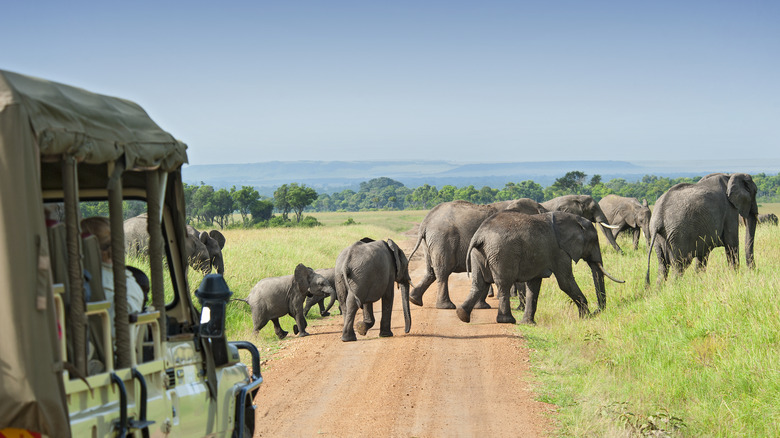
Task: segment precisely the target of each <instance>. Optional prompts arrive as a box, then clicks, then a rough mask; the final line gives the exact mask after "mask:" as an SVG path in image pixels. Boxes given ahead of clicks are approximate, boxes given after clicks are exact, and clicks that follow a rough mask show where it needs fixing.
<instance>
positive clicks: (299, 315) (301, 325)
mask: <svg viewBox="0 0 780 438" xmlns="http://www.w3.org/2000/svg"><path fill="white" fill-rule="evenodd" d="M290 316H292V317H293V318H294V319H295V322H296V325H293V332H295V334H296V335H298V336H300V337H303V336H309V333H308V332H306V327H307V326H308V325H309V323H308V322H306V317H305V316H304V314H303V312H302V311H301V309H300V307H299V308H298V309H297V311H296V312H293V313H290Z"/></svg>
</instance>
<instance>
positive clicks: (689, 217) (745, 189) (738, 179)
mask: <svg viewBox="0 0 780 438" xmlns="http://www.w3.org/2000/svg"><path fill="white" fill-rule="evenodd" d="M757 191H758V188H757V187H756V183H755V182H753V178H751V176H750V175H748V174H746V173H734V174H725V173H713V174H710V175H707V176H705V177H704V178H702V179H701V180H699V182H697V183H695V184H688V183H682V184H677V185H675V186H673V187H672V188H670V189H669V190H667V191H666V193H664V194H663V195H661V197H660V198H658V201H657V202H656V203H655V208H654V209H653V217H652V219H650V235H651V247H650V248H649V250H648V253H647V274H646V276H645V283H647V284H650V256H651V255H652V253H653V250H654V249H655V253H656V256H657V257H658V279H657V282H658V283H661V282H663V281H664V280H665V279H666V278H667V276H668V275H669V267H670V266H671V267H673V268H674V269H675V271H676V272H677V273H678V274H681V273H682V272H683V271H684V270H685V269H686V268H687V267H688V266H690V264H691V262H692V261H693V259H694V258H696V259H697V268H698V269H699V270H703V269H704V268H706V266H707V259H708V257H709V255H710V251H712V249H713V248H717V247H720V246H723V247H725V249H726V260H727V261H728V264H729V266H731V267H733V268H737V267H739V217H740V216H741V217H743V218H744V220H745V261H746V264H747V266H748V268H753V267H754V265H755V263H754V257H753V242H754V240H755V234H756V223H757V222H758V218H757V216H758V205H757V204H756V192H757Z"/></svg>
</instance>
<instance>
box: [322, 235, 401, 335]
mask: <svg viewBox="0 0 780 438" xmlns="http://www.w3.org/2000/svg"><path fill="white" fill-rule="evenodd" d="M410 282H411V279H410V278H409V260H407V258H406V255H404V252H403V251H401V248H399V247H398V246H397V245H396V244H395V242H393V241H392V240H390V239H387V242H384V241H382V240H376V241H375V240H373V239H369V238H367V237H365V238H363V239H361V240H360V241H358V242H355V243H353V244H352V245H350V246H348V247H347V248H345V249H344V250H343V251H341V254H339V256H338V258H337V259H336V293H337V294H338V298H339V303H341V305H343V306H345V309H344V311H343V312H342V313H343V314H344V330H343V331H342V333H341V340H342V341H345V342H348V341H355V340H357V337H356V336H355V329H354V327H353V324H354V322H355V313H357V309H358V308H359V307H362V308H363V321H361V322H359V323H358V324H357V326H358V327H357V329H358V332H360V334H361V335H365V334H366V332H367V331H368V329H370V328H371V327H372V326H373V325H374V307H373V306H374V302H375V301H379V300H380V299H381V300H382V321H381V322H380V323H379V336H381V337H386V336H393V332H392V331H390V317H391V315H392V313H393V295H394V293H395V284H394V283H398V286H399V287H400V289H401V299H402V300H403V301H402V304H403V309H404V322H405V332H406V333H409V329H410V328H411V326H412V317H411V313H410V311H409V283H410Z"/></svg>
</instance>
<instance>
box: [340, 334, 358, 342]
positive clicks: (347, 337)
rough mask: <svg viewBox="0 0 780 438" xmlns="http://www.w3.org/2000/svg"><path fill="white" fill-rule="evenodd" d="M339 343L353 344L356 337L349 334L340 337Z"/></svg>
mask: <svg viewBox="0 0 780 438" xmlns="http://www.w3.org/2000/svg"><path fill="white" fill-rule="evenodd" d="M341 341H342V342H355V341H357V336H355V334H354V333H350V334H348V335H341Z"/></svg>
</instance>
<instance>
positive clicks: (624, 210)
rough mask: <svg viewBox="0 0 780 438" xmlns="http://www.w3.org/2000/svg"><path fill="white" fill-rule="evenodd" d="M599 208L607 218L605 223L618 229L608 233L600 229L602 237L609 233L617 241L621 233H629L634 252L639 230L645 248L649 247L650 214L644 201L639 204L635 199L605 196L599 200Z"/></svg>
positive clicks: (637, 243)
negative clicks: (602, 233)
mask: <svg viewBox="0 0 780 438" xmlns="http://www.w3.org/2000/svg"><path fill="white" fill-rule="evenodd" d="M599 207H601V211H603V212H604V215H605V216H606V217H607V222H608V223H609V224H610V225H613V226H616V227H618V228H614V229H612V230H610V231H607V230H606V229H605V228H603V227H602V229H601V231H603V232H604V235H606V234H607V233H610V232H611V233H612V236H613V237H614V238H615V239H617V237H618V235H619V234H620V233H621V232H623V231H627V232H630V233H631V234H632V237H633V240H634V250H636V249H638V248H639V232H640V230H641V232H642V233H644V234H645V239H646V240H647V247H648V248H649V247H650V217H651V213H650V208H648V207H647V202H646V201H645V202H644V203H640V202H639V200H637V199H636V198H627V197H624V196H618V195H607V196H605V197H603V198H601V201H599ZM599 226H601V225H599Z"/></svg>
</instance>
